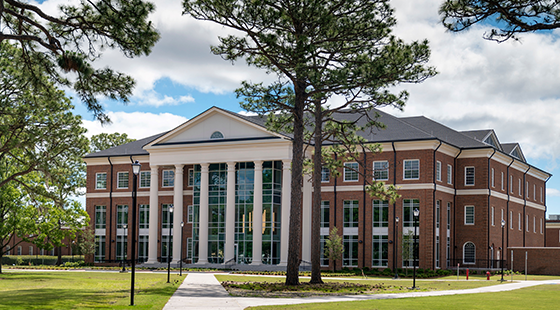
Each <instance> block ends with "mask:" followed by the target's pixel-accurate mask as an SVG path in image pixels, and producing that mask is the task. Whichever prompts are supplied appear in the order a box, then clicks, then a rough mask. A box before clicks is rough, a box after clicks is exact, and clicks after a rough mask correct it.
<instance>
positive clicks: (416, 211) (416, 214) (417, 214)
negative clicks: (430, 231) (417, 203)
mask: <svg viewBox="0 0 560 310" xmlns="http://www.w3.org/2000/svg"><path fill="white" fill-rule="evenodd" d="M419 215H420V210H418V208H415V209H414V216H419Z"/></svg>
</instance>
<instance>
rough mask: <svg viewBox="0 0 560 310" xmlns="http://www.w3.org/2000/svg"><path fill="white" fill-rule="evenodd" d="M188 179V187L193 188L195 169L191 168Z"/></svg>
mask: <svg viewBox="0 0 560 310" xmlns="http://www.w3.org/2000/svg"><path fill="white" fill-rule="evenodd" d="M187 174H188V179H187V186H188V187H192V186H194V169H193V168H190V169H188V170H187Z"/></svg>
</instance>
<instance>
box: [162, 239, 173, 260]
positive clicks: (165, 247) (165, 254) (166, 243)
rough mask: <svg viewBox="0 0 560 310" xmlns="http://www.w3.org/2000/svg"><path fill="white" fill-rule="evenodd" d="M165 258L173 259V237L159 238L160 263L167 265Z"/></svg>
mask: <svg viewBox="0 0 560 310" xmlns="http://www.w3.org/2000/svg"><path fill="white" fill-rule="evenodd" d="M167 258H169V259H172V258H173V236H171V238H169V235H164V236H161V262H162V263H163V262H165V263H167Z"/></svg>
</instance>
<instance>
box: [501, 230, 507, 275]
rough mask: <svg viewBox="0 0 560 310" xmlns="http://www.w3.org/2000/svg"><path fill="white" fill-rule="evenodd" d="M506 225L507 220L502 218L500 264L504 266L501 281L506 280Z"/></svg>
mask: <svg viewBox="0 0 560 310" xmlns="http://www.w3.org/2000/svg"><path fill="white" fill-rule="evenodd" d="M504 227H506V221H504V220H503V219H502V253H500V260H501V262H500V265H501V266H502V279H501V280H500V281H501V282H504V263H505V261H506V260H505V259H504V252H505V251H504Z"/></svg>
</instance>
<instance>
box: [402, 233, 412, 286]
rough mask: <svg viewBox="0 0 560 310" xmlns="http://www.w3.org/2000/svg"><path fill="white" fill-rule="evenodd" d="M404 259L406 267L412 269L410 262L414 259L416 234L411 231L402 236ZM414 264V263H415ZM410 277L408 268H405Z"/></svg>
mask: <svg viewBox="0 0 560 310" xmlns="http://www.w3.org/2000/svg"><path fill="white" fill-rule="evenodd" d="M401 240H402V259H403V262H406V266H407V267H410V261H411V260H413V259H414V233H413V232H412V231H411V230H409V231H407V232H406V233H404V232H403V234H402V238H401ZM413 263H414V262H413ZM405 272H406V276H407V277H408V268H405Z"/></svg>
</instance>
